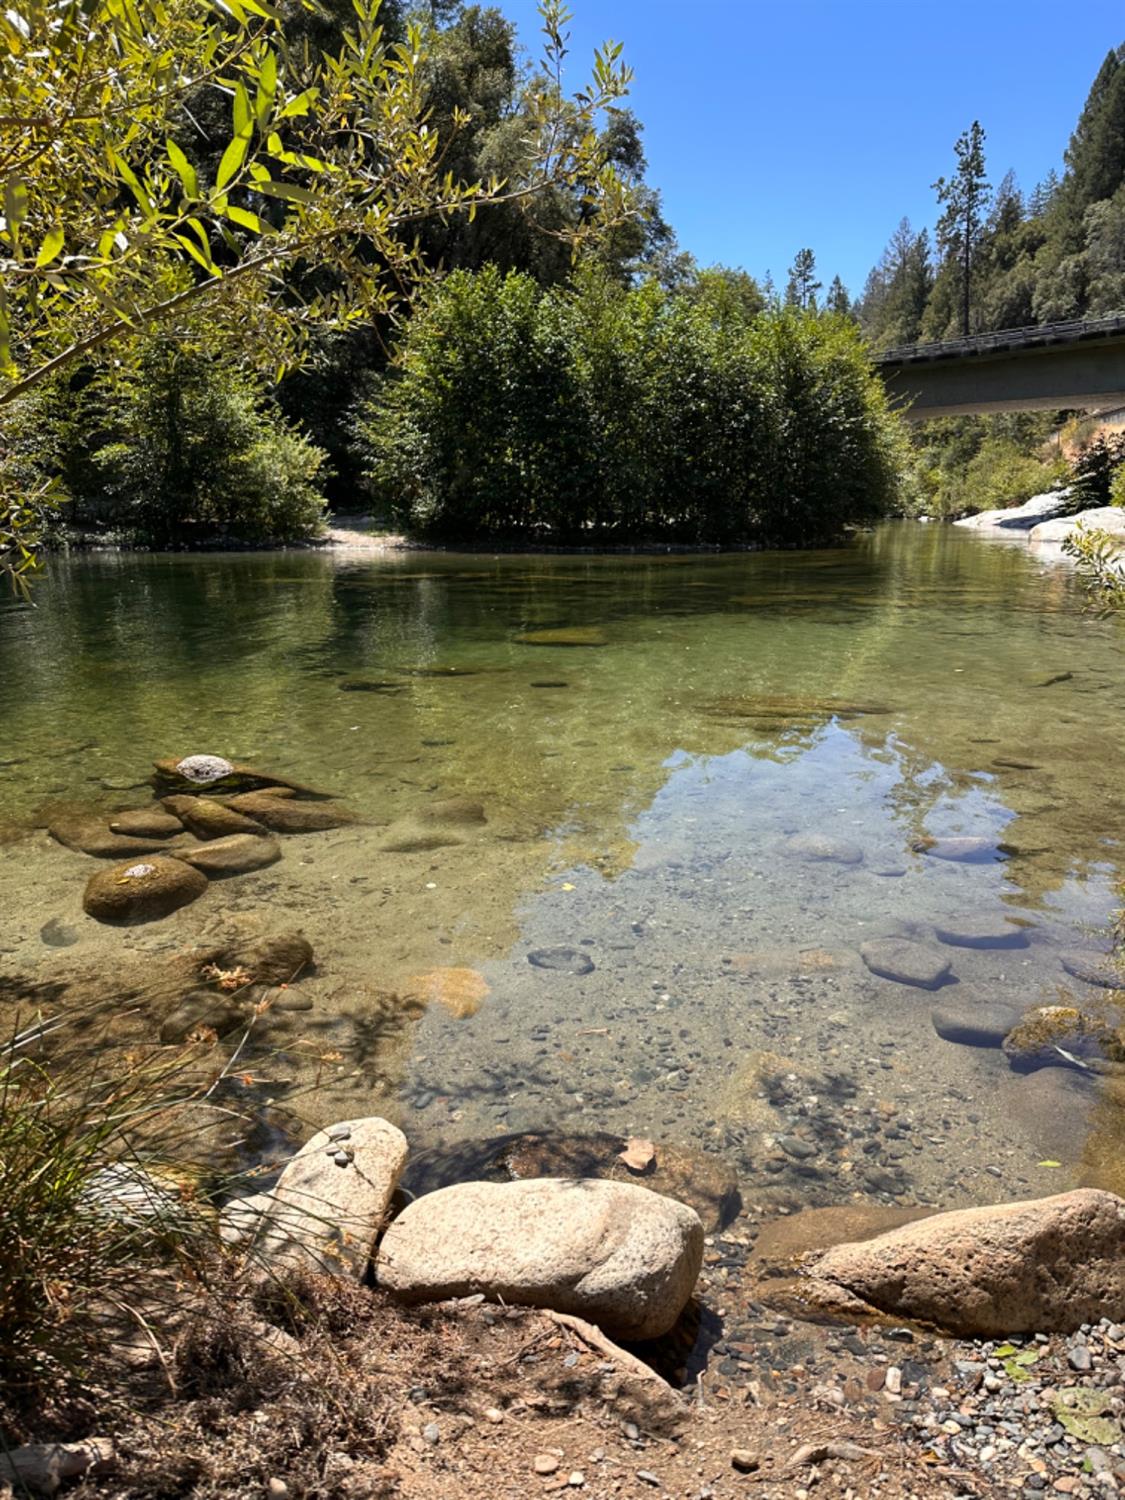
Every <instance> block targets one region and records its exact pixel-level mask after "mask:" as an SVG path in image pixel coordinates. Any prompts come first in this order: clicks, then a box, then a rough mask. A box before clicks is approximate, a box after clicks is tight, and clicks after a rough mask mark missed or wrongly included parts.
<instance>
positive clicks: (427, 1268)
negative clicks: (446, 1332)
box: [375, 1178, 703, 1339]
mask: <svg viewBox="0 0 1125 1500" xmlns="http://www.w3.org/2000/svg"><path fill="white" fill-rule="evenodd" d="M702 1260H703V1225H702V1224H701V1222H700V1220H699V1216H698V1215H697V1214H696V1213H695V1212H694V1211H693V1210H692V1209H690V1208H687V1207H685V1205H684V1204H682V1203H677V1202H675V1201H674V1200H673V1199H671V1198H665V1197H662V1196H661V1195H660V1194H658V1193H653V1192H650V1191H649V1189H648V1188H642V1187H637V1186H635V1185H634V1184H632V1183H626V1182H607V1181H600V1180H590V1179H580V1180H573V1179H558V1178H534V1179H529V1180H526V1181H521V1182H504V1183H493V1182H463V1183H458V1184H456V1185H455V1186H453V1187H447V1188H442V1189H440V1190H439V1191H438V1192H435V1193H428V1194H426V1196H424V1197H422V1198H419V1199H417V1200H416V1201H415V1202H414V1203H412V1204H411V1205H410V1206H409V1207H408V1208H407V1209H405V1210H404V1211H403V1212H402V1213H401V1214H400V1215H399V1217H398V1218H397V1219H396V1220H395V1222H394V1223H393V1224H392V1225H391V1227H390V1229H389V1230H388V1231H387V1233H386V1235H385V1236H384V1239H383V1243H382V1245H381V1246H380V1249H379V1257H378V1261H377V1263H376V1268H375V1270H376V1276H377V1278H378V1280H379V1282H380V1283H381V1284H382V1285H383V1286H385V1287H387V1288H389V1289H390V1290H391V1291H393V1292H395V1293H397V1294H398V1295H400V1296H401V1297H403V1298H404V1299H405V1300H407V1301H413V1302H429V1301H438V1300H441V1299H442V1298H446V1297H463V1296H467V1295H470V1294H472V1293H475V1292H483V1293H484V1294H485V1295H486V1296H488V1297H490V1298H493V1299H502V1300H503V1301H505V1302H512V1303H518V1304H521V1305H523V1306H527V1307H545V1308H551V1309H552V1310H554V1311H556V1312H564V1313H576V1314H578V1316H580V1317H584V1318H589V1319H590V1320H591V1321H592V1322H594V1323H597V1324H599V1325H600V1326H601V1327H603V1328H604V1329H605V1330H606V1331H607V1332H609V1333H611V1334H613V1335H614V1336H615V1337H619V1338H629V1339H646V1338H656V1337H658V1336H659V1335H660V1334H663V1333H667V1331H668V1330H669V1329H670V1328H671V1327H672V1325H673V1324H674V1323H675V1321H676V1319H677V1318H678V1317H679V1315H680V1313H681V1311H682V1310H683V1308H684V1306H685V1304H686V1303H687V1301H688V1298H689V1297H690V1296H691V1294H692V1290H693V1288H694V1286H695V1282H696V1279H697V1277H698V1275H699V1269H700V1266H701V1264H702Z"/></svg>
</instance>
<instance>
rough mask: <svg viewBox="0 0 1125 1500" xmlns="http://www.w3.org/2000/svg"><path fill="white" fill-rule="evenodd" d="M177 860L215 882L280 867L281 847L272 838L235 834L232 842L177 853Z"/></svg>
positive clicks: (215, 842)
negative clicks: (252, 871) (275, 866)
mask: <svg viewBox="0 0 1125 1500" xmlns="http://www.w3.org/2000/svg"><path fill="white" fill-rule="evenodd" d="M173 858H174V859H182V860H185V861H186V862H187V863H188V864H189V865H191V866H192V867H193V868H194V869H196V870H202V871H203V873H204V875H210V876H211V877H212V878H213V877H215V876H216V875H245V874H247V873H248V872H249V871H250V870H261V869H264V868H265V866H266V865H272V864H276V863H277V861H278V860H279V859H280V858H281V845H280V844H279V843H278V842H277V840H276V839H275V838H271V837H270V836H269V835H268V834H256V833H232V834H231V835H230V837H229V838H225V839H212V840H211V841H210V842H209V843H206V844H199V845H198V846H196V847H195V848H192V849H177V850H175V852H174V854H173Z"/></svg>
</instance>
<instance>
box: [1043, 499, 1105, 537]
mask: <svg viewBox="0 0 1125 1500" xmlns="http://www.w3.org/2000/svg"><path fill="white" fill-rule="evenodd" d="M1080 525H1081V526H1083V527H1084V528H1085V530H1087V531H1108V532H1109V533H1110V534H1111V535H1114V536H1121V537H1125V510H1122V509H1121V507H1120V506H1118V505H1100V506H1097V507H1096V508H1095V509H1093V510H1081V511H1079V512H1078V514H1077V515H1076V516H1060V517H1059V518H1058V520H1056V521H1042V522H1040V524H1039V525H1038V526H1033V527H1032V528H1031V531H1030V533H1029V534H1028V541H1030V542H1062V541H1065V540H1066V538H1067V537H1068V536H1073V535H1074V533H1075V532H1076V531H1077V530H1078V527H1079V526H1080Z"/></svg>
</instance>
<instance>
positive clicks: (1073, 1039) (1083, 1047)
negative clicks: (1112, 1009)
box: [1004, 1005, 1125, 1069]
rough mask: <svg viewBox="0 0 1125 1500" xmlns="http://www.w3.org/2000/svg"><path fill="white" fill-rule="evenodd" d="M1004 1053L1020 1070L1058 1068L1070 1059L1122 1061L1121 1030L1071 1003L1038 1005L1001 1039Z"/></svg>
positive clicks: (1123, 1038) (1123, 1036)
mask: <svg viewBox="0 0 1125 1500" xmlns="http://www.w3.org/2000/svg"><path fill="white" fill-rule="evenodd" d="M1067 1053H1069V1054H1070V1058H1068V1057H1067V1056H1066V1055H1065V1054H1067ZM1004 1055H1005V1056H1006V1057H1007V1059H1008V1061H1009V1062H1010V1063H1011V1065H1012V1067H1013V1068H1020V1069H1029V1068H1043V1067H1058V1066H1060V1065H1061V1064H1064V1063H1066V1062H1068V1061H1070V1059H1071V1058H1077V1059H1078V1060H1079V1061H1080V1062H1081V1061H1082V1060H1083V1059H1086V1058H1101V1059H1104V1060H1105V1061H1107V1062H1125V1031H1123V1029H1122V1028H1121V1027H1114V1026H1110V1025H1109V1024H1108V1023H1107V1022H1105V1021H1102V1020H1099V1019H1098V1018H1097V1017H1095V1016H1088V1015H1086V1014H1085V1013H1084V1012H1083V1011H1081V1010H1079V1009H1078V1007H1077V1006H1075V1005H1041V1006H1039V1007H1038V1008H1037V1009H1036V1010H1031V1011H1028V1012H1027V1014H1026V1015H1025V1016H1023V1017H1022V1018H1021V1020H1020V1021H1019V1022H1018V1023H1017V1024H1016V1025H1015V1026H1014V1027H1013V1028H1012V1030H1011V1031H1010V1032H1009V1033H1008V1035H1007V1036H1006V1037H1005V1038H1004Z"/></svg>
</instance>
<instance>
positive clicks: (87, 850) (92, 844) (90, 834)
mask: <svg viewBox="0 0 1125 1500" xmlns="http://www.w3.org/2000/svg"><path fill="white" fill-rule="evenodd" d="M181 831H182V830H181ZM47 832H48V833H49V834H50V835H51V837H52V838H53V839H56V840H57V841H58V842H59V843H60V844H63V845H65V846H66V848H68V849H73V850H74V851H75V853H76V854H89V855H92V856H93V857H94V858H95V859H128V858H129V856H130V855H131V854H161V853H163V852H164V842H163V839H162V838H157V839H153V838H140V837H138V836H137V835H135V834H126V833H113V832H112V831H111V830H110V828H109V826H108V824H106V823H104V822H103V821H102V820H101V819H100V818H96V817H93V816H91V815H89V814H87V815H81V814H78V815H69V816H65V815H64V816H61V817H58V818H54V819H52V821H51V823H50V824H49V825H48V827H47Z"/></svg>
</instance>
